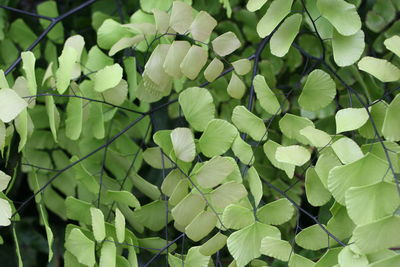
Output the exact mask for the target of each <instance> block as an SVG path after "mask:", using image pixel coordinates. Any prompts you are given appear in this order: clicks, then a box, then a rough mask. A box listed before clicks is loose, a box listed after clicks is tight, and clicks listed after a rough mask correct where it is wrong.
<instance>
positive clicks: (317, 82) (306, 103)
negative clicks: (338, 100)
mask: <svg viewBox="0 0 400 267" xmlns="http://www.w3.org/2000/svg"><path fill="white" fill-rule="evenodd" d="M335 95H336V85H335V82H334V81H333V80H332V78H331V76H329V74H327V73H326V72H324V71H323V70H319V69H317V70H313V71H312V72H311V73H310V74H309V75H308V77H307V80H306V83H305V85H304V87H303V90H302V91H301V94H300V96H299V100H298V101H299V105H300V106H301V107H302V108H304V109H305V110H309V111H317V110H319V109H322V108H324V107H326V106H327V105H329V103H331V102H332V100H333V99H334V98H335Z"/></svg>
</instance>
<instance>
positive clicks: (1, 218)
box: [0, 198, 12, 226]
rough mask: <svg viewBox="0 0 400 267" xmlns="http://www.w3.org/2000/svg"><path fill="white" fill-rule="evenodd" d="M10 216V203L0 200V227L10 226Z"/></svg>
mask: <svg viewBox="0 0 400 267" xmlns="http://www.w3.org/2000/svg"><path fill="white" fill-rule="evenodd" d="M11 215H12V210H11V206H10V203H9V202H8V201H7V200H5V199H2V198H0V225H1V226H8V225H10V224H11V220H10V219H11Z"/></svg>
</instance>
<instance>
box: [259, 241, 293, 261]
mask: <svg viewBox="0 0 400 267" xmlns="http://www.w3.org/2000/svg"><path fill="white" fill-rule="evenodd" d="M260 252H261V254H264V255H267V256H269V257H272V258H275V259H278V260H281V261H288V260H289V258H290V255H291V253H292V246H291V245H290V244H289V242H287V241H286V240H281V239H278V238H274V237H269V236H266V237H264V238H263V239H262V240H261V248H260Z"/></svg>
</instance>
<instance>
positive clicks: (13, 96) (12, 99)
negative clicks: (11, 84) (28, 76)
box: [0, 88, 28, 122]
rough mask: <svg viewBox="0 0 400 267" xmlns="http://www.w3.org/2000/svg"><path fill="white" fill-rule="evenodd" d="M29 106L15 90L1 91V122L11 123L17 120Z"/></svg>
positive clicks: (5, 89) (6, 89)
mask: <svg viewBox="0 0 400 267" xmlns="http://www.w3.org/2000/svg"><path fill="white" fill-rule="evenodd" d="M27 106H28V104H27V103H26V101H25V100H24V99H22V98H21V97H20V96H19V95H18V94H17V93H16V92H15V91H14V90H11V89H8V88H4V89H1V90H0V120H2V121H3V122H10V121H12V120H13V119H15V118H16V117H17V116H18V115H19V114H20V113H21V112H22V111H23V110H24V109H25V108H26V107H27Z"/></svg>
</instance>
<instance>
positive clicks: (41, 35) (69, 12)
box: [4, 0, 97, 75]
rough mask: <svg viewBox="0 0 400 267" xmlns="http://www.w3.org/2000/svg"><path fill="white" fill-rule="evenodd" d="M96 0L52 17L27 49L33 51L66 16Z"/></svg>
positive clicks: (12, 68) (13, 66) (9, 70)
mask: <svg viewBox="0 0 400 267" xmlns="http://www.w3.org/2000/svg"><path fill="white" fill-rule="evenodd" d="M96 1H97V0H89V1H86V2H84V3H82V4H81V5H79V6H77V7H75V8H73V9H71V10H69V11H68V12H66V13H64V14H62V15H60V16H58V17H57V18H52V19H51V23H50V25H49V26H47V28H46V29H45V30H44V31H43V32H42V33H41V34H40V35H39V37H38V38H37V39H36V40H35V41H34V42H33V43H32V44H31V45H30V46H29V47H28V48H27V49H26V50H25V51H32V49H33V48H35V47H36V46H37V45H38V44H39V43H40V42H41V41H42V40H43V39H44V38H45V37H46V36H47V34H48V33H49V32H50V31H51V30H52V29H53V28H54V26H56V25H57V23H59V22H61V21H62V20H63V19H65V18H66V17H68V16H70V15H72V14H74V13H76V12H78V11H80V10H81V9H84V8H85V7H87V6H89V5H91V4H93V3H94V2H96ZM21 60H22V58H21V56H19V57H18V58H17V59H16V60H15V61H14V62H13V63H12V64H11V66H10V67H8V68H7V70H6V71H5V72H4V74H5V75H8V74H9V73H10V72H11V71H13V70H14V69H15V68H16V67H17V66H18V64H19V63H20V62H21Z"/></svg>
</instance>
